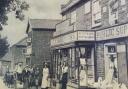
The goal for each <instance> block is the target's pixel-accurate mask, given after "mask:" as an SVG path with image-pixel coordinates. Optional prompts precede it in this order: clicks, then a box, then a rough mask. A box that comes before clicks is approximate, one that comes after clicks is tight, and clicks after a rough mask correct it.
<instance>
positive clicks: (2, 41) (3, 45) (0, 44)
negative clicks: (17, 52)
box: [0, 37, 9, 58]
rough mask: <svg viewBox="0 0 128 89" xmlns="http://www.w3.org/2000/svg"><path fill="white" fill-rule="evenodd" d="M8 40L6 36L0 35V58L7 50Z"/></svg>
mask: <svg viewBox="0 0 128 89" xmlns="http://www.w3.org/2000/svg"><path fill="white" fill-rule="evenodd" d="M8 47H9V44H8V41H7V37H4V38H1V37H0V58H1V57H3V56H4V55H5V54H6V53H7V52H8Z"/></svg>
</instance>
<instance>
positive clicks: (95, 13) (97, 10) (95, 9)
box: [92, 0, 101, 27]
mask: <svg viewBox="0 0 128 89" xmlns="http://www.w3.org/2000/svg"><path fill="white" fill-rule="evenodd" d="M100 25H101V5H100V0H93V1H92V27H96V26H100Z"/></svg>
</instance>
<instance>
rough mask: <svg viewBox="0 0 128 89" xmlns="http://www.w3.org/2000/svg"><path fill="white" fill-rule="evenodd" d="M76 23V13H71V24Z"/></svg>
mask: <svg viewBox="0 0 128 89" xmlns="http://www.w3.org/2000/svg"><path fill="white" fill-rule="evenodd" d="M75 22H76V11H73V12H71V24H73V23H75Z"/></svg>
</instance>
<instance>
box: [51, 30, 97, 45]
mask: <svg viewBox="0 0 128 89" xmlns="http://www.w3.org/2000/svg"><path fill="white" fill-rule="evenodd" d="M94 35H95V33H94V32H93V31H76V32H72V33H69V34H66V35H62V36H59V37H57V38H54V39H52V40H51V46H56V45H61V44H66V43H71V42H74V41H94V40H95V36H94Z"/></svg>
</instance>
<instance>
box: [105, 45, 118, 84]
mask: <svg viewBox="0 0 128 89" xmlns="http://www.w3.org/2000/svg"><path fill="white" fill-rule="evenodd" d="M104 63H105V81H106V82H111V81H112V80H115V81H117V82H118V65H117V48H116V44H115V43H107V44H105V46H104Z"/></svg>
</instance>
